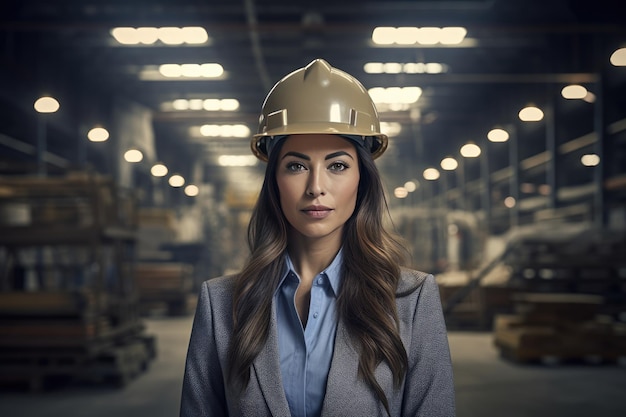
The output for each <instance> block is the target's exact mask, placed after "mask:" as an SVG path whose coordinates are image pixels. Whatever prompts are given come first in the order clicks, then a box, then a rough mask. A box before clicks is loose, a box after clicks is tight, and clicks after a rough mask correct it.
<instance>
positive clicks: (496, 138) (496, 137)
mask: <svg viewBox="0 0 626 417" xmlns="http://www.w3.org/2000/svg"><path fill="white" fill-rule="evenodd" d="M487 139H489V141H490V142H506V141H507V140H509V132H507V131H506V130H504V129H499V128H496V129H491V130H490V131H489V133H487Z"/></svg>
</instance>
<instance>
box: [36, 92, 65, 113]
mask: <svg viewBox="0 0 626 417" xmlns="http://www.w3.org/2000/svg"><path fill="white" fill-rule="evenodd" d="M33 107H35V110H36V111H38V112H39V113H55V112H56V111H57V110H59V108H60V107H61V105H60V104H59V102H58V101H57V100H56V99H55V98H53V97H47V96H46V97H40V98H38V99H37V101H35V104H34V106H33Z"/></svg>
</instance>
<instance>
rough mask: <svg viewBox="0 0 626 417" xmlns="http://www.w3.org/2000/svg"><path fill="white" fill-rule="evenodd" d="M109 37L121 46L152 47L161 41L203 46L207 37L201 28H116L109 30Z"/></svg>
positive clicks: (172, 43) (171, 43)
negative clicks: (139, 45) (140, 45)
mask: <svg viewBox="0 0 626 417" xmlns="http://www.w3.org/2000/svg"><path fill="white" fill-rule="evenodd" d="M111 35H112V36H113V38H115V40H116V41H117V42H119V43H121V44H122V45H138V44H143V45H152V44H154V43H156V42H157V41H161V42H162V43H164V44H166V45H181V44H183V43H186V44H190V45H201V44H205V43H207V42H208V40H209V35H208V34H207V32H206V30H205V29H204V28H202V27H197V26H190V27H182V28H180V27H160V28H156V27H138V28H134V27H116V28H113V29H111Z"/></svg>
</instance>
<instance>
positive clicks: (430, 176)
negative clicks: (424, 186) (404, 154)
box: [422, 168, 440, 181]
mask: <svg viewBox="0 0 626 417" xmlns="http://www.w3.org/2000/svg"><path fill="white" fill-rule="evenodd" d="M422 175H423V176H424V179H425V180H428V181H434V180H436V179H437V178H439V175H440V174H439V171H438V170H437V169H436V168H426V169H425V170H424V173H423V174H422Z"/></svg>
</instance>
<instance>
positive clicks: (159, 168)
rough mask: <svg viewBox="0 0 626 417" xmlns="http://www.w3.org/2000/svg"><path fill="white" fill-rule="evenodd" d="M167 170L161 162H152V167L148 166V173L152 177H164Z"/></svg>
mask: <svg viewBox="0 0 626 417" xmlns="http://www.w3.org/2000/svg"><path fill="white" fill-rule="evenodd" d="M167 172H168V170H167V167H166V166H165V165H163V164H154V165H152V168H150V173H151V174H152V175H153V176H154V177H164V176H166V175H167Z"/></svg>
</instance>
